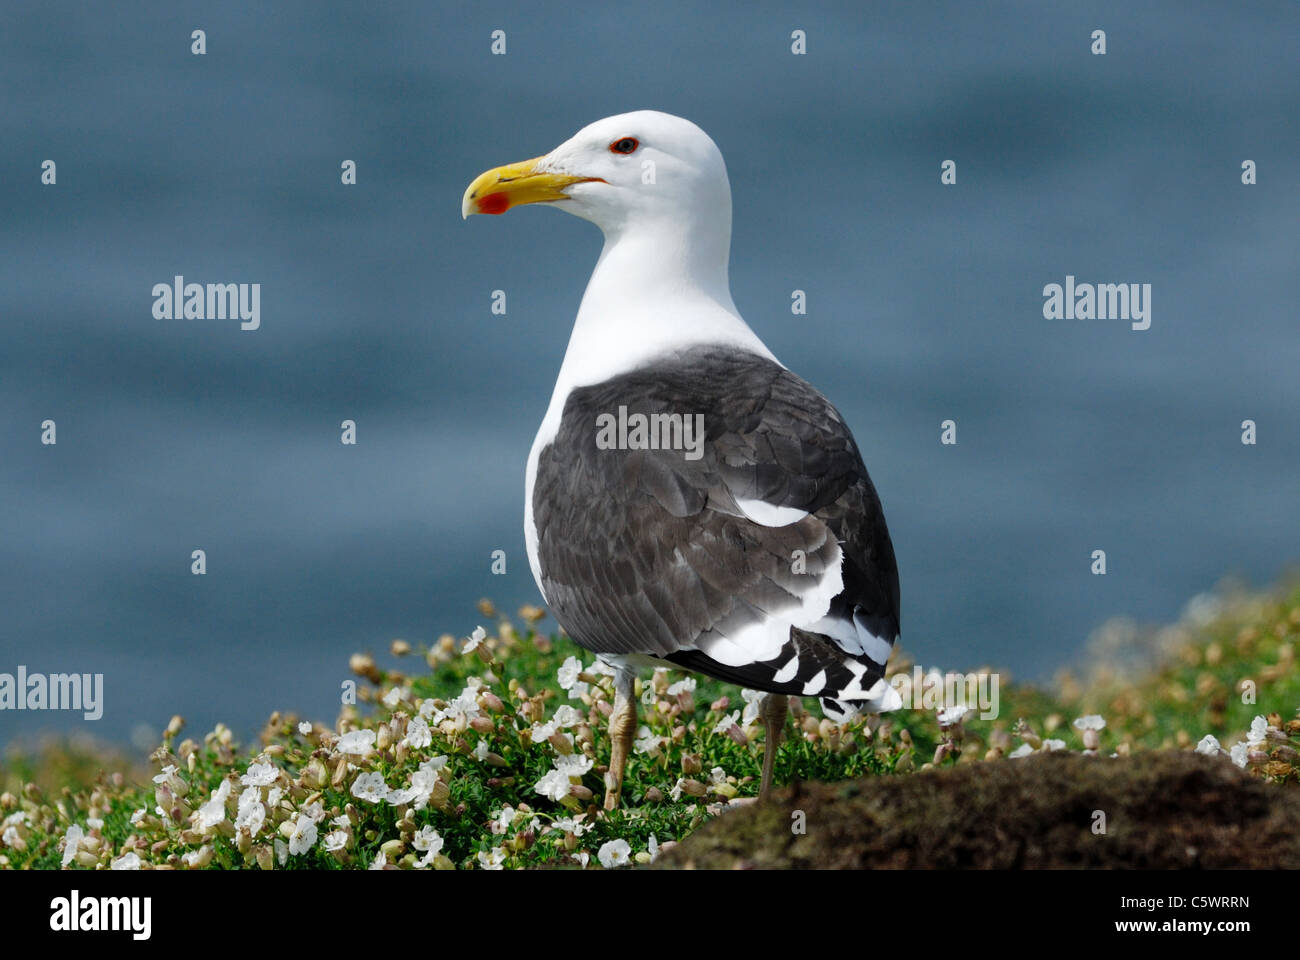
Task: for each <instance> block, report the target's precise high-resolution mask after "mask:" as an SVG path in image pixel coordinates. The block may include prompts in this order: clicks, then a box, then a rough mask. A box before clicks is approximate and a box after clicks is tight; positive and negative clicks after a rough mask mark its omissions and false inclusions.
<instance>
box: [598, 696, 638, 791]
mask: <svg viewBox="0 0 1300 960" xmlns="http://www.w3.org/2000/svg"><path fill="white" fill-rule="evenodd" d="M635 690H636V674H635V673H633V672H632V671H631V670H619V671H618V674H617V676H615V677H614V710H613V712H612V713H611V714H610V715H609V739H610V741H611V742H612V743H613V747H612V749H611V750H610V755H609V771H608V772H607V773H606V774H605V809H606V810H613V809H615V808H616V807H617V806H618V803H619V799H620V798H621V797H622V795H623V771H624V769H625V768H626V767H627V755H628V753H630V752H631V750H632V741H633V739H634V738H635V737H636V696H635Z"/></svg>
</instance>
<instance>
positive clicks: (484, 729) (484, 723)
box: [469, 717, 496, 733]
mask: <svg viewBox="0 0 1300 960" xmlns="http://www.w3.org/2000/svg"><path fill="white" fill-rule="evenodd" d="M469 725H470V726H471V727H473V728H474V729H475V730H477V731H478V732H479V733H493V732H494V731H495V730H496V727H495V726H493V724H492V720H491V718H489V717H475V718H474V719H473V720H471V721H470V722H469Z"/></svg>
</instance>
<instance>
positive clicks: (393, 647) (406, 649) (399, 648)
mask: <svg viewBox="0 0 1300 960" xmlns="http://www.w3.org/2000/svg"><path fill="white" fill-rule="evenodd" d="M388 650H389V652H390V653H392V655H393V656H395V657H404V656H406V655H407V654H408V653H410V652H411V645H410V644H409V643H407V642H406V641H405V640H394V641H393V642H392V643H391V644H389V647H388Z"/></svg>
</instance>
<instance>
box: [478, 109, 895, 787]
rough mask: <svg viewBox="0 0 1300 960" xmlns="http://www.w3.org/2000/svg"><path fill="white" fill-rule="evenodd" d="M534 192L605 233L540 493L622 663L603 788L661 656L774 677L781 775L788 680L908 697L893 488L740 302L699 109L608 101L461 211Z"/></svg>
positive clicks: (848, 701)
mask: <svg viewBox="0 0 1300 960" xmlns="http://www.w3.org/2000/svg"><path fill="white" fill-rule="evenodd" d="M538 202H542V203H550V204H553V205H554V206H556V207H557V208H559V209H561V210H565V211H568V212H569V213H573V214H576V215H578V216H579V217H582V218H584V219H586V220H590V221H591V222H593V223H595V224H596V225H597V226H598V227H600V228H601V230H602V231H603V232H604V235H605V246H604V249H603V250H602V251H601V254H600V259H599V261H598V262H597V264H596V269H595V271H594V272H593V273H592V275H591V280H590V282H589V283H588V284H587V292H586V294H585V295H584V296H583V298H582V306H581V307H580V308H579V310H578V316H577V319H576V321H575V322H574V326H573V334H572V336H571V337H570V339H569V346H568V350H567V352H566V353H565V356H564V363H563V365H562V366H561V367H560V373H559V377H558V379H557V381H556V384H555V392H554V393H553V394H552V396H551V403H550V406H549V408H548V409H547V411H546V416H545V418H544V419H543V420H542V425H541V429H539V430H538V431H537V438H536V440H534V441H533V448H532V452H531V454H530V455H529V458H528V468H527V476H526V481H525V500H524V534H525V538H526V541H527V545H528V562H529V564H530V565H531V567H532V571H533V576H534V577H535V578H536V580H537V586H538V588H539V589H540V590H541V592H542V595H543V596H544V597H545V599H546V602H547V605H548V606H549V607H550V609H551V611H552V612H553V613H554V615H555V618H556V620H557V621H558V622H559V624H560V626H562V627H563V628H564V630H565V632H567V633H568V634H569V636H571V637H572V638H573V639H574V640H575V641H577V642H578V643H579V644H581V645H582V646H583V647H585V648H586V649H588V650H591V651H593V652H594V653H596V654H598V655H599V656H600V658H601V659H603V660H605V661H606V662H608V663H609V664H610V665H612V666H613V667H614V668H615V698H614V704H613V713H612V715H611V717H610V734H611V739H612V742H613V748H612V756H611V759H610V766H609V772H608V774H607V775H606V794H605V807H606V809H613V808H614V807H616V806H617V805H618V802H619V798H620V795H621V792H622V786H623V771H624V767H625V764H626V760H627V755H628V751H629V749H630V747H631V745H632V741H633V738H634V735H635V732H636V699H635V697H634V696H633V688H634V684H635V676H636V674H635V671H636V670H637V668H639V667H642V666H646V665H650V664H654V665H657V666H664V665H667V666H673V667H683V668H686V669H689V670H695V671H698V672H700V673H703V674H707V675H708V676H711V677H716V678H718V679H720V680H724V681H728V682H731V683H736V684H739V685H741V686H744V687H747V688H750V689H753V690H761V691H765V692H766V693H767V694H768V695H767V696H766V697H764V698H763V700H762V704H761V715H762V718H763V721H764V724H765V727H766V731H767V739H766V743H765V746H764V757H763V770H762V785H761V790H760V796H766V795H767V794H768V792H769V791H770V789H771V783H772V771H773V762H774V759H775V755H776V748H777V746H778V745H779V743H780V737H781V731H782V729H783V727H784V724H785V717H786V709H787V705H788V698H789V697H790V696H792V695H793V696H810V697H818V698H820V699H821V701H822V706H823V709H824V710H826V711H827V712H828V713H829V714H830V715H831V716H833V717H840V716H842V715H843V714H845V713H848V712H852V711H871V712H879V711H883V710H891V709H895V708H897V707H898V706H899V705H900V698H899V696H898V694H897V692H896V691H894V690H893V689H892V688H891V687H890V686H889V684H888V683H887V682H886V681H885V679H884V674H885V663H886V661H887V660H888V659H889V654H890V651H891V650H892V648H893V644H894V641H895V640H896V639H897V637H898V630H899V599H898V568H897V565H896V563H895V560H894V548H893V545H892V543H891V542H890V539H889V531H888V529H887V528H886V526H885V517H884V514H883V513H882V511H881V507H880V499H879V498H878V497H877V495H876V491H875V488H874V487H873V486H872V483H871V479H870V478H869V477H868V476H867V470H866V467H865V466H864V465H863V463H862V457H861V455H860V454H859V452H858V447H857V444H856V443H855V442H854V440H853V436H852V434H851V433H850V432H849V428H848V427H847V426H846V425H845V423H844V420H843V418H842V417H841V416H840V414H839V412H838V411H837V410H836V409H835V407H834V406H832V405H831V403H830V401H829V400H827V399H826V398H825V397H823V396H822V395H821V393H819V392H818V391H817V390H816V389H815V388H814V387H812V386H811V385H810V384H808V383H807V382H805V381H804V380H802V379H800V378H799V377H797V376H795V375H794V374H793V373H791V372H790V371H789V370H787V369H786V368H785V366H783V365H782V364H781V363H780V362H779V361H778V360H777V359H776V358H775V357H774V356H773V355H772V353H771V351H769V350H768V349H767V347H766V346H764V345H763V343H762V341H760V340H759V338H758V337H757V336H756V335H755V334H754V332H753V331H752V330H751V329H750V328H749V326H748V325H747V324H746V323H745V321H744V320H743V319H741V317H740V314H739V313H738V312H737V310H736V306H735V304H734V303H733V302H732V299H731V290H730V285H729V282H728V278H727V261H728V257H729V253H730V246H731V186H730V183H729V182H728V179H727V170H726V166H725V164H724V163H723V160H722V154H721V152H719V150H718V148H717V146H716V145H715V144H714V142H713V140H712V139H710V138H709V136H708V135H707V134H706V133H705V132H704V131H703V130H701V129H700V128H699V127H697V126H696V125H695V124H693V123H691V122H689V121H687V120H683V119H681V118H680V117H674V116H670V115H668V114H665V113H659V112H656V111H649V110H646V111H638V112H635V113H626V114H621V115H619V116H615V117H607V118H606V119H604V120H599V121H597V122H596V123H593V124H591V125H590V126H587V127H585V128H583V129H582V130H581V131H579V132H578V134H577V135H576V136H574V137H573V138H571V139H570V140H567V141H566V142H564V143H562V144H561V145H560V146H558V147H556V148H555V149H554V150H552V151H551V152H550V153H548V154H546V155H545V156H542V157H537V158H535V159H532V160H526V161H524V162H522V163H514V164H510V165H508V166H504V167H497V168H495V169H492V170H488V171H487V172H486V173H483V174H482V175H481V176H479V177H478V178H476V179H475V180H474V182H473V183H471V184H470V185H469V188H468V189H467V190H466V191H465V195H464V197H463V200H462V208H461V212H462V214H463V215H464V216H466V217H468V216H469V215H470V214H472V213H493V214H499V213H504V212H505V211H506V210H508V209H510V208H511V207H516V206H520V205H522V204H527V203H538ZM698 428H702V430H699V429H698Z"/></svg>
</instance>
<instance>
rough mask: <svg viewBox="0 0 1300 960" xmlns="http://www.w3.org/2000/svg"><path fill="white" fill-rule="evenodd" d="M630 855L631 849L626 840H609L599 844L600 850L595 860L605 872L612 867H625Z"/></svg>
mask: <svg viewBox="0 0 1300 960" xmlns="http://www.w3.org/2000/svg"><path fill="white" fill-rule="evenodd" d="M631 853H632V848H631V847H630V846H629V845H628V842H627V841H626V840H621V839H620V840H610V841H609V842H607V843H604V844H601V847H600V850H599V851H598V852H597V853H596V859H598V860H599V861H600V865H601V866H602V867H604V868H606V869H607V870H608V869H610V868H612V867H622V866H626V865H627V863H628V858H629V856H630V855H631Z"/></svg>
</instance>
